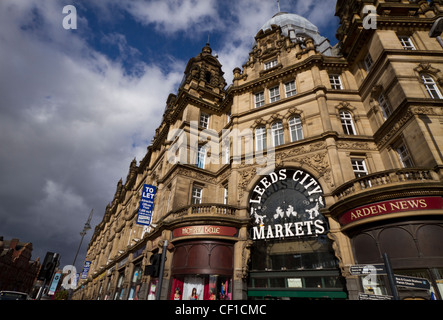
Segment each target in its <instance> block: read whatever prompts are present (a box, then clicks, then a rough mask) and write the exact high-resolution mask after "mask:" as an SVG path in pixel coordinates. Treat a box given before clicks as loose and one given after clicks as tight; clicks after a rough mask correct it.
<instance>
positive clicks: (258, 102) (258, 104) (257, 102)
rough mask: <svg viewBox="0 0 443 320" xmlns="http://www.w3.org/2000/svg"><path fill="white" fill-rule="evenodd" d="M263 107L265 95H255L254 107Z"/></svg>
mask: <svg viewBox="0 0 443 320" xmlns="http://www.w3.org/2000/svg"><path fill="white" fill-rule="evenodd" d="M264 105H265V93H264V92H259V93H256V94H255V107H256V108H258V107H262V106H264Z"/></svg>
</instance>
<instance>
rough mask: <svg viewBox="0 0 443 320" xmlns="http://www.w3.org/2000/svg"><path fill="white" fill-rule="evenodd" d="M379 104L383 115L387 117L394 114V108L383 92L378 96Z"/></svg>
mask: <svg viewBox="0 0 443 320" xmlns="http://www.w3.org/2000/svg"><path fill="white" fill-rule="evenodd" d="M378 104H379V105H380V108H381V111H382V113H383V117H384V118H385V119H387V118H388V117H389V116H390V115H391V114H392V110H391V106H390V105H389V103H388V101H387V100H386V98H385V96H384V95H383V94H380V96H379V97H378Z"/></svg>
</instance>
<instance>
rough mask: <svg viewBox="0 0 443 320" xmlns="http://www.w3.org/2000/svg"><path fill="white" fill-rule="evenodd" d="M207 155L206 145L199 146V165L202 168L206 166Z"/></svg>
mask: <svg viewBox="0 0 443 320" xmlns="http://www.w3.org/2000/svg"><path fill="white" fill-rule="evenodd" d="M205 157H206V148H205V146H198V152H197V163H196V165H197V167H198V168H200V169H204V168H205Z"/></svg>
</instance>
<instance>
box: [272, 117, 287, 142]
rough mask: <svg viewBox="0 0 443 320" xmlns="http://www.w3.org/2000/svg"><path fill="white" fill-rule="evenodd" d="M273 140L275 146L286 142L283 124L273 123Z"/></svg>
mask: <svg viewBox="0 0 443 320" xmlns="http://www.w3.org/2000/svg"><path fill="white" fill-rule="evenodd" d="M272 140H273V142H274V147H276V146H279V145H282V144H284V143H285V142H284V133H283V124H282V123H281V122H276V123H274V124H273V125H272Z"/></svg>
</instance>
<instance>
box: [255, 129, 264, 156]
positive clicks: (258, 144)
mask: <svg viewBox="0 0 443 320" xmlns="http://www.w3.org/2000/svg"><path fill="white" fill-rule="evenodd" d="M255 149H256V151H261V150H265V149H266V128H265V127H261V128H257V129H255Z"/></svg>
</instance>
